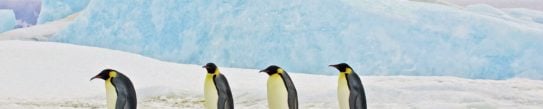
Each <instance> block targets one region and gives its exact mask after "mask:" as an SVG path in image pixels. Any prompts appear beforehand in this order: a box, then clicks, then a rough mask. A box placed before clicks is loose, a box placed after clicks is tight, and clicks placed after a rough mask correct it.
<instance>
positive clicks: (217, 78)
mask: <svg viewBox="0 0 543 109" xmlns="http://www.w3.org/2000/svg"><path fill="white" fill-rule="evenodd" d="M203 68H205V69H206V70H207V74H206V78H205V81H204V96H205V106H206V108H207V109H234V100H233V98H232V91H230V86H229V84H228V80H226V77H225V76H224V75H223V74H221V73H220V71H219V68H217V66H216V65H215V64H213V63H207V64H206V65H204V66H203Z"/></svg>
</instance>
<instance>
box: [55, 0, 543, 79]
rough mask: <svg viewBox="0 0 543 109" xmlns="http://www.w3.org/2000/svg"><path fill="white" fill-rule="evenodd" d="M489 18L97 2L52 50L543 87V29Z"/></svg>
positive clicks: (274, 2)
mask: <svg viewBox="0 0 543 109" xmlns="http://www.w3.org/2000/svg"><path fill="white" fill-rule="evenodd" d="M489 15H495V14H480V13H478V12H473V11H469V10H464V9H459V8H456V7H449V6H445V5H439V4H429V3H420V2H410V1H404V0H367V1H366V0H340V1H337V0H318V1H310V0H307V1H305V0H301V1H292V0H259V1H250V0H228V1H187V0H155V1H153V0H112V1H103V0H95V1H91V2H90V3H89V6H88V8H87V9H86V10H84V11H83V12H82V14H81V16H80V17H79V18H78V19H77V20H76V21H75V22H74V23H73V24H72V25H70V26H69V27H68V29H66V30H64V31H62V32H60V33H59V34H57V35H56V36H55V37H54V38H53V39H52V40H53V41H58V42H66V43H73V44H80V45H88V46H97V47H104V48H110V49H115V50H122V51H128V52H133V53H138V54H141V55H144V56H149V57H153V58H156V59H160V60H164V61H171V62H178V63H186V64H204V63H207V62H215V63H217V64H218V65H219V66H224V67H239V68H254V69H261V68H264V67H266V66H268V65H270V64H276V65H279V66H282V67H283V68H284V69H286V70H287V71H290V72H301V73H311V74H325V75H335V74H337V71H335V70H334V69H332V68H329V67H327V65H329V64H336V63H340V62H346V63H349V64H350V65H351V66H353V67H354V69H355V70H356V71H357V72H358V73H361V75H417V76H456V77H465V78H477V79H508V78H513V77H525V78H532V79H543V72H542V71H543V64H542V63H541V62H543V55H541V54H543V28H541V27H542V26H541V24H540V23H535V22H532V23H529V24H526V23H525V22H522V23H519V22H515V21H509V20H507V19H504V18H501V17H495V16H489ZM512 18H514V17H512ZM255 73H256V72H255Z"/></svg>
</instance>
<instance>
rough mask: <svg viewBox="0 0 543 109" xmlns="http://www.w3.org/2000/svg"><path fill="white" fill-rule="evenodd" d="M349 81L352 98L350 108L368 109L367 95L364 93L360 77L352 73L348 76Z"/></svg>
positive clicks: (350, 98)
mask: <svg viewBox="0 0 543 109" xmlns="http://www.w3.org/2000/svg"><path fill="white" fill-rule="evenodd" d="M347 81H348V83H349V89H350V97H349V106H350V107H351V109H353V107H354V109H367V104H366V94H365V91H364V86H363V85H362V81H361V80H360V77H359V76H358V74H356V73H354V72H353V73H351V74H349V75H348V76H347Z"/></svg>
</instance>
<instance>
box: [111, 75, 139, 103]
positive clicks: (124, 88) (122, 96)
mask: <svg viewBox="0 0 543 109" xmlns="http://www.w3.org/2000/svg"><path fill="white" fill-rule="evenodd" d="M111 81H112V84H113V85H114V86H115V90H116V91H117V101H116V103H115V109H136V95H135V90H134V86H133V85H132V83H130V80H129V79H128V78H127V77H125V76H124V75H122V76H119V77H117V78H113V79H112V80H111Z"/></svg>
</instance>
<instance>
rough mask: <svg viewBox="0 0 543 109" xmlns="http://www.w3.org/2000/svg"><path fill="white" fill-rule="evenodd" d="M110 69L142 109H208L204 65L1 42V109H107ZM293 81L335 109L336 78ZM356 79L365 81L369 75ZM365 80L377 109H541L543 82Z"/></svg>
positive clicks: (253, 76) (257, 87)
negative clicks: (104, 76)
mask: <svg viewBox="0 0 543 109" xmlns="http://www.w3.org/2000/svg"><path fill="white" fill-rule="evenodd" d="M327 64H333V63H323V67H326V65H327ZM219 66H221V65H219ZM105 68H113V69H116V70H119V71H120V72H122V73H124V74H126V75H127V76H129V77H130V78H131V79H132V81H133V82H134V84H135V87H136V91H137V95H138V101H139V102H138V106H139V107H140V108H141V109H168V108H203V107H202V106H203V105H202V103H203V98H202V95H203V94H202V89H203V85H202V84H203V78H204V75H205V74H204V73H205V70H204V69H202V68H201V65H187V64H177V63H170V62H163V61H158V60H155V59H151V58H147V57H144V56H141V55H137V54H131V53H127V52H122V51H115V50H109V49H102V48H95V47H85V46H78V45H71V44H62V43H54V42H35V41H0V75H2V76H0V86H1V87H2V88H0V108H2V109H29V108H39V109H60V108H62V109H91V108H105V89H104V82H103V81H102V80H93V81H89V79H90V78H91V77H92V76H94V75H96V74H97V73H98V72H100V71H101V70H102V69H105ZM220 69H221V71H222V72H223V73H224V74H225V75H226V76H227V78H228V80H229V81H230V85H231V87H232V91H233V95H234V100H235V106H236V108H239V109H264V108H266V104H267V103H266V96H265V95H266V90H265V88H266V87H265V85H266V83H265V82H266V79H267V75H266V74H262V73H258V70H257V69H238V68H224V67H221V68H220ZM330 69H331V68H330ZM356 69H362V68H355V70H356ZM286 70H287V71H288V69H286ZM357 71H358V70H357ZM290 73H291V76H292V79H293V81H294V83H295V85H296V87H297V89H298V94H299V100H300V106H301V108H302V109H310V108H329V109H335V108H337V103H336V95H335V94H336V90H335V89H336V82H337V80H336V79H337V78H336V76H325V75H311V74H300V73H294V72H290ZM358 73H361V75H364V72H358ZM362 79H363V82H364V84H365V88H366V91H367V97H368V104H369V107H370V108H372V109H415V108H416V109H539V108H541V107H543V104H542V103H543V81H540V80H528V79H520V78H514V79H509V80H472V79H462V78H456V77H444V76H442V77H411V76H363V77H362Z"/></svg>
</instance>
